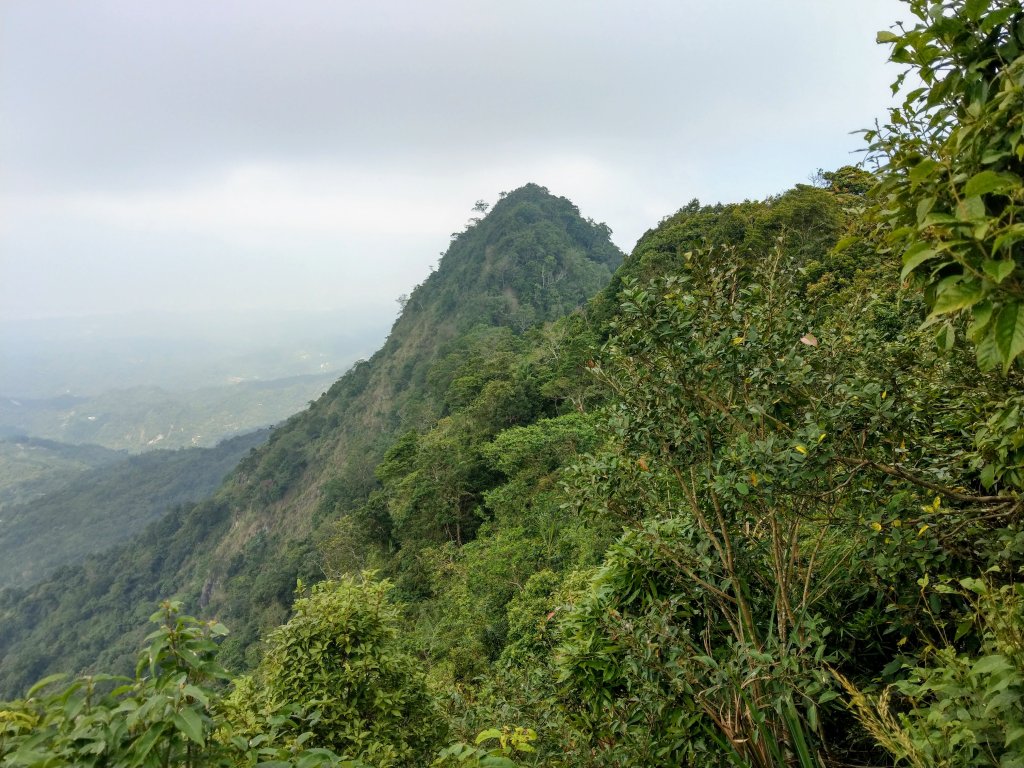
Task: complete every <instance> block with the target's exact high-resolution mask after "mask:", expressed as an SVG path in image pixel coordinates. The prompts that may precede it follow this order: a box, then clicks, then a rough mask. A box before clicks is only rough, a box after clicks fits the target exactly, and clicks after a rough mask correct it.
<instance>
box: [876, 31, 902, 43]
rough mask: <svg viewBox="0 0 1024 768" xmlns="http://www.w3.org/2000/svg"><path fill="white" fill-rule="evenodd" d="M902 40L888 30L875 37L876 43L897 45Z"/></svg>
mask: <svg viewBox="0 0 1024 768" xmlns="http://www.w3.org/2000/svg"><path fill="white" fill-rule="evenodd" d="M899 39H900V36H899V35H896V34H893V33H892V32H889V31H887V30H884V29H883V30H882V31H881V32H879V33H877V34H876V35H875V42H876V43H895V42H897V41H898V40H899Z"/></svg>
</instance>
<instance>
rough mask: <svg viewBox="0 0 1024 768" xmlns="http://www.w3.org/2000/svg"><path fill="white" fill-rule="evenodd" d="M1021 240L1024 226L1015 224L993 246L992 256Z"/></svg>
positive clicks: (1023, 234)
mask: <svg viewBox="0 0 1024 768" xmlns="http://www.w3.org/2000/svg"><path fill="white" fill-rule="evenodd" d="M1021 146H1024V144H1021ZM1021 240H1024V224H1014V225H1013V226H1012V227H1007V228H1006V230H1005V231H1004V232H1003V233H1002V234H1001V235H999V237H997V238H996V241H995V243H994V244H993V245H992V255H993V256H994V255H996V254H997V253H999V251H1001V250H1003V249H1006V250H1009V249H1010V248H1012V247H1013V245H1014V243H1017V242H1019V241H1021Z"/></svg>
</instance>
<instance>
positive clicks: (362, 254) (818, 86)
mask: <svg viewBox="0 0 1024 768" xmlns="http://www.w3.org/2000/svg"><path fill="white" fill-rule="evenodd" d="M903 13H904V11H903V6H902V4H901V3H898V2H896V0H884V1H883V0H857V1H856V2H850V0H776V2H764V0H714V1H713V0H641V1H640V2H638V1H637V0H631V1H630V2H625V1H619V0H515V1H514V2H502V3H497V2H488V0H472V2H470V1H469V0H431V1H430V2H423V0H388V1H387V2H365V1H361V2H355V1H354V0H315V1H314V0H174V2H139V0H87V1H84V0H2V2H0V322H13V321H16V320H23V319H26V318H47V317H62V316H85V315H95V314H112V313H135V314H136V315H137V314H138V313H146V312H163V313H166V312H184V313H203V312H210V311H213V310H218V311H219V310H226V311H238V312H243V311H257V312H261V313H268V314H272V313H275V312H277V313H286V312H292V311H305V312H320V311H323V312H327V311H330V312H333V313H339V312H341V313H347V314H348V315H349V316H351V317H353V318H355V317H370V316H372V317H374V318H378V317H387V316H394V315H395V314H396V313H397V311H398V306H397V304H396V302H395V299H396V297H398V296H399V295H400V294H403V293H408V292H409V290H410V289H411V288H412V287H413V286H415V285H416V284H417V283H419V282H421V281H422V280H423V279H424V278H425V277H426V276H427V275H428V274H429V272H430V269H431V267H432V265H433V264H435V263H436V262H437V260H438V258H439V255H440V254H441V253H442V252H443V251H444V250H445V249H446V248H447V246H448V243H449V239H450V235H451V233H452V232H456V231H458V230H461V229H462V228H463V227H464V226H465V224H466V222H467V220H468V219H469V218H470V217H471V216H473V215H474V214H473V212H472V211H471V209H472V206H473V204H474V203H475V202H476V201H477V200H478V199H483V200H485V201H487V202H491V203H493V202H494V201H495V200H496V199H497V197H498V194H499V193H500V192H502V191H510V190H512V189H515V188H516V187H519V186H521V185H523V184H525V183H528V182H534V183H538V184H541V185H544V186H546V187H548V189H549V190H550V191H551V192H553V193H554V194H557V195H563V196H565V197H568V198H569V199H570V200H572V201H573V202H574V203H575V204H576V205H577V206H578V207H579V208H580V211H581V212H582V214H583V215H584V216H587V217H590V218H593V219H595V220H597V221H602V222H605V223H607V224H608V225H609V226H610V227H611V228H612V230H613V233H614V234H613V239H614V240H615V242H616V243H617V244H618V245H619V246H620V247H621V248H623V249H624V250H626V251H628V250H630V249H631V248H632V246H633V244H634V243H635V241H636V239H637V238H638V237H639V236H640V235H641V234H643V232H644V231H645V230H647V229H648V228H650V227H652V226H654V225H656V224H657V223H658V221H659V220H660V219H661V218H662V217H664V216H666V215H669V214H671V213H672V212H674V211H675V210H677V209H678V208H679V207H681V206H682V205H685V204H686V203H687V202H688V201H689V200H691V199H692V198H695V197H696V198H699V199H700V200H701V201H702V202H707V203H713V202H719V201H721V202H729V201H737V200H742V199H755V198H763V197H765V196H768V195H771V194H776V193H778V192H781V191H783V190H785V189H786V188H788V187H791V186H792V185H793V184H796V183H804V182H807V181H808V180H809V178H810V176H811V175H812V174H814V172H815V171H816V170H817V169H819V168H824V169H829V168H836V167H839V166H841V165H844V164H849V163H852V162H856V161H857V160H858V159H859V158H860V154H859V150H860V149H861V147H862V146H863V141H862V139H861V137H860V136H858V135H856V134H855V133H853V132H855V131H857V130H858V129H862V128H865V127H869V126H870V125H872V124H873V122H874V120H875V119H876V118H881V117H882V116H883V115H884V111H885V108H886V106H887V105H888V104H889V103H890V91H889V83H890V82H891V81H892V80H893V79H894V77H895V75H896V74H897V71H896V70H895V69H893V67H892V65H888V64H886V63H885V58H886V51H885V49H884V48H882V47H879V46H878V45H876V44H875V42H874V39H875V33H876V31H878V30H880V29H884V28H887V27H889V26H890V25H891V24H892V23H893V22H894V20H895V19H897V18H898V17H900V16H901V15H902V14H903Z"/></svg>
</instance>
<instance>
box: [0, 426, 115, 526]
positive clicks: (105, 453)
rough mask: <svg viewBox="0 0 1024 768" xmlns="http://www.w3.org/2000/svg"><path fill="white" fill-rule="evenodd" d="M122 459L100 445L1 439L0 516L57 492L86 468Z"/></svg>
mask: <svg viewBox="0 0 1024 768" xmlns="http://www.w3.org/2000/svg"><path fill="white" fill-rule="evenodd" d="M123 460H124V454H122V453H120V452H119V451H112V450H110V449H109V448H103V447H101V446H99V445H66V444H64V443H58V442H55V441H53V440H44V439H41V438H36V437H7V438H0V517H3V515H2V510H3V509H4V508H5V507H7V506H9V505H11V504H20V503H23V502H26V501H29V500H31V499H34V498H38V497H39V496H42V495H44V494H45V493H47V492H49V491H52V490H56V489H57V488H59V487H60V486H61V485H63V484H64V483H65V482H67V480H68V479H69V478H70V477H72V476H74V475H77V474H79V473H81V472H84V471H86V470H88V469H95V468H96V467H102V466H105V465H107V464H114V463H116V462H119V461H123Z"/></svg>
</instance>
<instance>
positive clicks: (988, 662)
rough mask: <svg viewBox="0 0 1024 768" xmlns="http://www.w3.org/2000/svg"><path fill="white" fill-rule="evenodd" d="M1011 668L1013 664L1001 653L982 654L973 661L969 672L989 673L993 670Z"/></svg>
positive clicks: (998, 670) (1003, 670)
mask: <svg viewBox="0 0 1024 768" xmlns="http://www.w3.org/2000/svg"><path fill="white" fill-rule="evenodd" d="M1012 669H1013V665H1012V664H1010V662H1009V660H1008V659H1007V658H1006V657H1005V656H1003V655H1002V654H998V653H996V654H992V655H991V656H982V657H981V658H980V659H979V660H978V661H976V662H975V663H974V666H973V667H972V668H971V672H972V673H973V674H975V675H991V674H993V673H995V672H1007V671H1009V670H1012Z"/></svg>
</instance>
